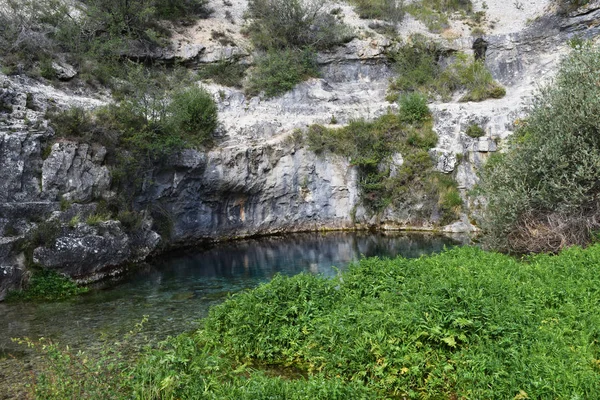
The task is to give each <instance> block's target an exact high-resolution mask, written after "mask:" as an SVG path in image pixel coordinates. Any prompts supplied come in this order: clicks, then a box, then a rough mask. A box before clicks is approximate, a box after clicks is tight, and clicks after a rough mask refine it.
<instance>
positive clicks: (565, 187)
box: [480, 45, 600, 253]
mask: <svg viewBox="0 0 600 400" xmlns="http://www.w3.org/2000/svg"><path fill="white" fill-rule="evenodd" d="M598 71H600V49H599V48H598V47H597V46H592V45H585V46H583V47H581V48H578V49H576V50H573V51H572V53H571V54H570V55H569V57H567V58H566V59H564V60H563V62H562V63H561V65H560V68H559V71H558V74H557V76H556V78H555V79H554V80H553V82H552V83H551V84H549V85H547V86H546V87H545V88H544V89H542V90H540V91H539V93H538V94H537V96H536V97H535V99H534V101H533V104H532V107H531V111H530V113H529V116H528V117H527V118H526V119H525V120H519V121H516V125H517V131H516V134H515V135H514V137H513V139H512V141H511V142H510V145H509V149H508V151H507V152H506V153H504V154H499V155H497V156H495V157H494V158H492V159H490V160H489V161H488V163H487V165H486V167H485V169H484V170H483V172H482V174H481V178H482V179H481V184H480V187H481V189H482V192H483V195H484V196H485V198H486V199H487V206H486V208H485V218H484V220H483V227H484V228H485V230H486V233H487V239H488V242H489V244H490V245H492V246H494V247H495V248H498V249H502V250H506V251H513V252H518V253H528V252H540V251H553V252H556V251H558V250H560V249H561V248H563V247H566V246H569V245H572V244H580V245H584V244H587V243H590V242H591V241H592V240H594V239H595V236H596V232H597V231H598V230H599V229H600V134H599V133H600V88H599V86H598V79H597V76H598Z"/></svg>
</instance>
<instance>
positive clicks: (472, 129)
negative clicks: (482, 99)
mask: <svg viewBox="0 0 600 400" xmlns="http://www.w3.org/2000/svg"><path fill="white" fill-rule="evenodd" d="M465 133H466V134H467V136H469V137H472V138H474V139H476V138H480V137H482V136H483V135H485V131H484V130H483V128H482V127H481V126H479V125H477V124H471V125H469V126H468V127H467V130H466V132H465Z"/></svg>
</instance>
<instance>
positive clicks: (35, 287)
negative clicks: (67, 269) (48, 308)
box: [6, 269, 88, 301]
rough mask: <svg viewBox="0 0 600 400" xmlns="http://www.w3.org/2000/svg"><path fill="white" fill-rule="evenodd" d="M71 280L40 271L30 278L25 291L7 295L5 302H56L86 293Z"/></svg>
mask: <svg viewBox="0 0 600 400" xmlns="http://www.w3.org/2000/svg"><path fill="white" fill-rule="evenodd" d="M87 291H88V289H87V288H86V287H81V286H78V285H77V284H76V283H75V282H73V281H72V280H71V279H69V278H67V277H66V276H63V275H61V274H59V273H57V272H54V271H51V270H46V269H40V270H36V271H35V272H34V273H33V275H32V276H31V278H30V280H29V283H28V284H27V287H26V288H25V290H22V291H12V292H9V293H8V296H7V298H6V300H7V301H57V300H65V299H68V298H70V297H73V296H76V295H78V294H81V293H85V292H87Z"/></svg>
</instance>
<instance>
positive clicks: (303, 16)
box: [246, 0, 353, 97]
mask: <svg viewBox="0 0 600 400" xmlns="http://www.w3.org/2000/svg"><path fill="white" fill-rule="evenodd" d="M248 14H249V17H250V18H251V22H250V24H249V25H248V28H247V33H248V34H249V35H250V39H251V40H252V42H253V43H254V45H255V46H256V47H257V48H258V49H260V50H262V51H264V52H265V53H264V54H263V55H262V56H260V57H258V59H257V60H256V65H255V67H254V68H253V69H252V71H251V74H250V79H249V85H248V87H247V90H246V92H247V93H248V94H250V95H256V94H258V93H260V92H261V91H263V90H264V92H265V94H266V96H267V97H274V96H278V95H280V94H282V93H285V92H287V91H289V90H291V89H292V88H293V87H294V86H295V85H296V84H298V83H300V82H302V81H304V80H306V79H307V78H310V77H316V76H318V70H317V64H316V53H315V50H323V49H329V48H331V47H333V46H336V45H338V44H341V43H344V42H347V41H349V40H350V39H352V37H353V35H352V33H351V32H350V30H349V28H348V27H347V26H345V25H344V24H342V23H341V22H339V20H338V18H337V17H336V16H335V15H333V14H331V13H327V12H325V11H324V10H323V2H322V1H319V0H250V1H249V3H248Z"/></svg>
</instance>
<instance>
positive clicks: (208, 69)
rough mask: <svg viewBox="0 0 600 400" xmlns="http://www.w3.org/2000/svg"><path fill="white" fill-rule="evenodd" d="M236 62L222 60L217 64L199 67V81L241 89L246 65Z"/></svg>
mask: <svg viewBox="0 0 600 400" xmlns="http://www.w3.org/2000/svg"><path fill="white" fill-rule="evenodd" d="M237 61H238V60H235V59H234V60H222V61H219V62H217V63H213V64H208V65H205V66H202V67H200V69H199V70H198V77H199V78H200V79H212V81H213V82H215V83H218V84H219V85H223V86H230V87H236V88H241V87H242V83H243V80H244V76H245V74H246V70H247V69H248V65H245V64H240V63H239V62H237Z"/></svg>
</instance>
